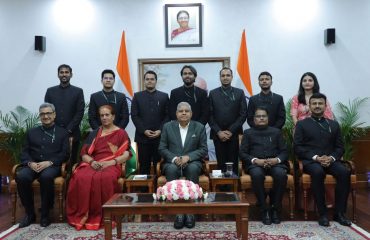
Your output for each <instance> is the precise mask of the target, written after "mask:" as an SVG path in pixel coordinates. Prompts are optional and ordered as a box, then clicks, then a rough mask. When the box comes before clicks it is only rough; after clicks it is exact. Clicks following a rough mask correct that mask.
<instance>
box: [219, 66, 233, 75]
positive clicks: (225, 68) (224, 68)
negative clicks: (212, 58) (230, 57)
mask: <svg viewBox="0 0 370 240" xmlns="http://www.w3.org/2000/svg"><path fill="white" fill-rule="evenodd" d="M223 70H229V71H230V72H231V76H232V75H233V70H231V68H229V67H223V68H221V70H220V76H221V72H222V71H223Z"/></svg>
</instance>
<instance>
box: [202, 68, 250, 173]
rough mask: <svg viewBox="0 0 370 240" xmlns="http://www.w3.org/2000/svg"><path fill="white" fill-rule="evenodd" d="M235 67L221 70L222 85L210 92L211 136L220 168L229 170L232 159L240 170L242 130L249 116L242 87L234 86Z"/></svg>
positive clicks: (234, 165)
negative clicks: (240, 135) (240, 136)
mask: <svg viewBox="0 0 370 240" xmlns="http://www.w3.org/2000/svg"><path fill="white" fill-rule="evenodd" d="M232 79H233V71H232V70H231V69H230V68H228V67H224V68H222V69H221V71H220V81H221V87H219V88H216V89H213V90H212V91H211V92H210V93H209V105H210V116H209V126H210V127H211V136H210V137H211V139H213V143H214V144H215V150H216V157H217V165H218V169H221V170H222V171H223V172H225V171H226V164H225V163H226V162H232V163H234V164H233V168H234V169H233V172H234V173H235V174H238V173H239V171H238V165H239V164H238V162H239V158H238V153H239V134H242V133H243V128H242V126H243V123H244V122H245V119H246V118H247V102H246V101H245V95H244V92H243V90H242V89H239V88H235V87H232V86H231V82H232Z"/></svg>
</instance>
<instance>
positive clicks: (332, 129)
mask: <svg viewBox="0 0 370 240" xmlns="http://www.w3.org/2000/svg"><path fill="white" fill-rule="evenodd" d="M309 107H310V111H311V113H312V115H311V117H309V118H306V119H304V120H301V121H298V122H297V125H296V129H295V134H294V150H295V153H296V154H297V156H298V158H300V159H301V160H302V163H303V171H304V172H305V173H308V174H309V175H310V176H311V181H312V183H311V188H312V193H313V196H314V199H315V202H316V205H317V208H318V211H319V215H320V216H319V221H318V222H319V224H320V225H321V226H325V227H327V226H329V220H328V217H327V207H326V204H325V186H324V179H325V175H326V173H329V174H331V175H333V176H334V177H335V180H336V181H337V184H336V188H335V209H334V211H335V213H334V220H335V221H337V222H339V223H340V224H342V225H344V226H350V225H351V221H350V220H348V219H347V218H346V216H345V212H346V209H347V199H348V194H349V190H350V177H351V172H350V170H349V169H347V168H346V166H345V165H344V164H343V163H342V162H341V158H342V156H343V153H344V147H343V139H342V136H341V132H340V127H339V124H338V122H336V121H333V120H330V119H327V118H325V117H324V111H325V107H326V96H325V95H324V94H321V93H314V94H313V95H312V96H311V97H310V100H309Z"/></svg>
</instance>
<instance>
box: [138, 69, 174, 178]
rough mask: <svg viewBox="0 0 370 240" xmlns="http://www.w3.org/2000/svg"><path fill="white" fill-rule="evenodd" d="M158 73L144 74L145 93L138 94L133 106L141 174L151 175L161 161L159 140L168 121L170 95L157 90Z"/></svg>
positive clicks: (148, 72) (149, 72)
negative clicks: (151, 168)
mask: <svg viewBox="0 0 370 240" xmlns="http://www.w3.org/2000/svg"><path fill="white" fill-rule="evenodd" d="M156 85H157V73H155V72H154V71H147V72H146V73H145V74H144V87H145V90H144V91H140V92H136V93H135V94H134V97H133V99H132V104H131V118H132V122H133V123H134V125H135V128H136V129H135V142H136V143H137V148H138V153H139V154H138V156H139V163H140V174H150V166H151V163H153V166H154V171H155V169H156V167H155V166H156V165H157V162H158V161H159V160H160V158H161V157H160V155H159V153H158V146H159V140H160V137H161V132H162V127H163V124H164V123H166V122H167V121H168V114H167V113H168V100H169V99H168V94H167V93H164V92H161V91H159V90H157V89H156Z"/></svg>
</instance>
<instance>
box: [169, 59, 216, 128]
mask: <svg viewBox="0 0 370 240" xmlns="http://www.w3.org/2000/svg"><path fill="white" fill-rule="evenodd" d="M180 73H181V77H182V81H183V82H184V85H183V86H181V87H178V88H175V89H173V90H172V91H171V95H170V103H169V109H168V113H169V116H170V119H171V120H176V108H177V104H179V103H180V102H187V103H189V104H190V106H191V109H192V112H193V114H192V120H194V121H198V122H200V123H202V124H203V125H206V124H207V122H208V115H209V102H208V97H207V91H206V90H203V89H201V88H199V87H197V86H195V85H194V82H195V78H196V77H197V70H196V69H195V68H194V67H193V66H191V65H185V66H184V67H183V68H182V69H181V72H180Z"/></svg>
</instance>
